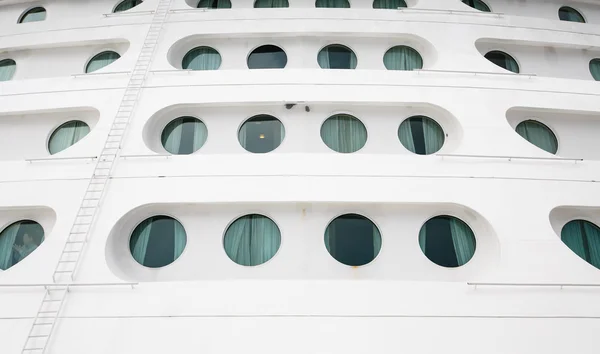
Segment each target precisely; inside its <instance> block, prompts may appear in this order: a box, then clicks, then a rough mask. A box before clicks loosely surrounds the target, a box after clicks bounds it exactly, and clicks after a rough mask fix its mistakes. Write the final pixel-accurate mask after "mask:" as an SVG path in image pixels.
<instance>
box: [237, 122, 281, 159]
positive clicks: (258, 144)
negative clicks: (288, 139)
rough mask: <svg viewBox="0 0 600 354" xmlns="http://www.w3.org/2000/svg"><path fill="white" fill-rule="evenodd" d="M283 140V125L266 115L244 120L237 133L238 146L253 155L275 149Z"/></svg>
mask: <svg viewBox="0 0 600 354" xmlns="http://www.w3.org/2000/svg"><path fill="white" fill-rule="evenodd" d="M284 138H285V128H284V126H283V124H282V123H281V121H279V119H277V118H275V117H273V116H270V115H268V114H260V115H257V116H254V117H252V118H250V119H248V120H246V121H245V122H244V124H242V126H241V127H240V130H239V132H238V141H239V142H240V145H242V147H243V148H244V149H246V150H247V151H249V152H253V153H255V154H264V153H267V152H271V151H273V150H275V149H277V148H278V147H279V145H281V142H282V141H283V139H284Z"/></svg>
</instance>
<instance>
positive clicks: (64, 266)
mask: <svg viewBox="0 0 600 354" xmlns="http://www.w3.org/2000/svg"><path fill="white" fill-rule="evenodd" d="M170 6H171V0H159V2H158V5H157V7H156V10H155V12H154V16H153V17H152V22H151V24H150V28H149V29H148V32H147V33H146V37H145V38H144V43H143V45H142V48H141V50H140V54H139V55H138V59H137V62H136V63H135V66H134V69H133V71H132V72H131V76H130V77H129V82H128V83H127V87H126V89H125V93H124V94H123V97H122V99H121V103H120V105H119V109H118V110H117V114H116V115H115V118H114V120H113V122H112V125H111V128H110V130H109V132H108V136H107V138H106V141H105V143H104V146H103V148H102V153H101V154H100V155H99V156H98V159H97V160H96V165H95V167H94V173H93V175H92V177H91V178H90V180H89V182H88V186H87V189H86V192H85V195H84V197H83V200H82V201H81V204H80V206H79V210H78V212H77V215H76V217H75V221H74V222H73V225H72V227H71V230H70V231H69V236H68V237H67V241H66V242H65V245H64V247H63V250H62V252H61V255H60V258H59V261H58V263H57V265H56V268H55V269H54V273H53V274H52V278H53V280H54V283H56V284H57V285H56V287H53V288H46V293H45V294H44V298H43V299H42V303H41V304H40V307H39V309H38V311H37V313H36V316H35V318H34V321H33V324H32V326H31V328H30V330H29V333H28V335H27V339H26V341H25V344H24V346H23V350H22V351H21V354H44V353H45V352H46V349H47V348H48V344H49V343H50V339H51V336H52V333H53V332H54V330H55V327H56V326H55V325H56V322H57V321H58V318H59V315H60V311H61V309H62V308H63V305H64V303H65V299H66V297H67V291H68V289H69V284H71V283H72V282H73V278H74V274H75V271H76V270H77V266H78V265H79V261H80V259H81V254H82V252H83V250H84V248H85V245H86V243H87V241H88V237H89V234H90V231H91V228H92V225H93V222H94V220H95V219H96V216H97V214H98V207H99V206H100V202H101V200H102V198H103V196H104V194H105V191H106V187H107V184H108V181H109V179H110V174H111V172H112V170H113V167H114V164H115V161H116V160H117V156H118V154H119V151H120V149H121V143H122V140H123V136H124V134H125V131H126V129H127V127H128V126H129V121H130V119H131V116H132V115H133V111H134V109H135V107H136V103H137V100H138V98H139V96H140V92H141V89H142V85H143V83H144V81H145V79H146V76H147V74H148V70H149V68H150V63H151V61H152V58H153V56H154V52H155V49H156V45H157V43H158V39H159V37H160V33H161V31H162V27H163V24H164V22H165V19H166V17H167V13H168V10H169V8H170Z"/></svg>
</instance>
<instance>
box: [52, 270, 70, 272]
mask: <svg viewBox="0 0 600 354" xmlns="http://www.w3.org/2000/svg"><path fill="white" fill-rule="evenodd" d="M54 273H73V271H72V270H57V271H55V272H54Z"/></svg>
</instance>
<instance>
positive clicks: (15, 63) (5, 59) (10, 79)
mask: <svg viewBox="0 0 600 354" xmlns="http://www.w3.org/2000/svg"><path fill="white" fill-rule="evenodd" d="M5 61H12V62H13V63H14V66H15V71H14V72H13V73H12V75H11V76H10V78H9V79H6V80H0V82H6V81H12V79H14V78H15V75H16V74H17V70H18V69H19V68H18V65H17V61H16V60H14V59H12V58H3V59H0V63H3V62H5Z"/></svg>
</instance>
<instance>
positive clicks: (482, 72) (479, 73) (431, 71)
mask: <svg viewBox="0 0 600 354" xmlns="http://www.w3.org/2000/svg"><path fill="white" fill-rule="evenodd" d="M413 71H416V72H417V73H444V74H470V75H475V76H477V75H500V76H514V77H527V78H529V79H530V78H532V77H536V76H537V75H536V74H522V73H518V74H517V73H513V72H506V73H494V72H489V71H463V70H429V69H415V70H413Z"/></svg>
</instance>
